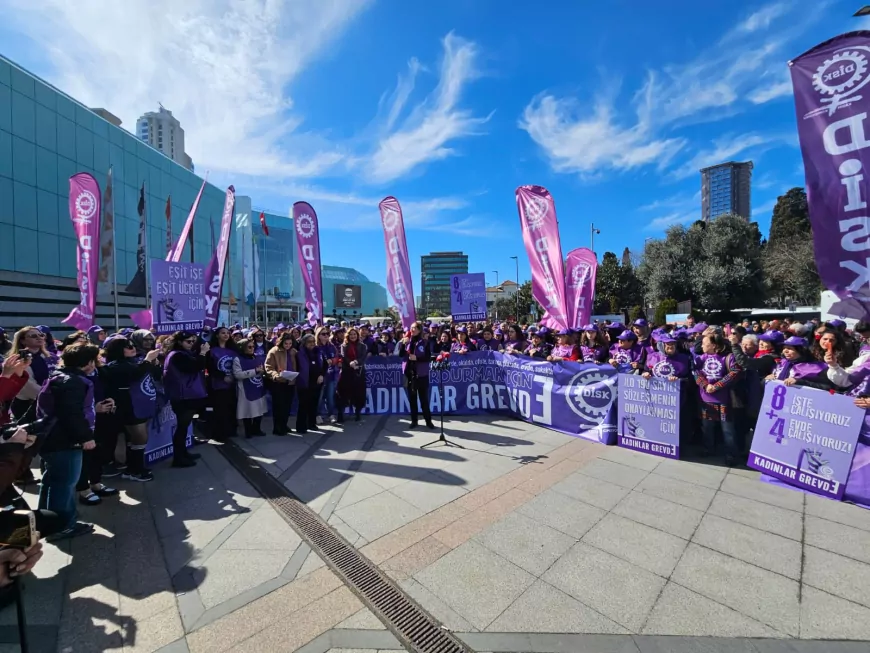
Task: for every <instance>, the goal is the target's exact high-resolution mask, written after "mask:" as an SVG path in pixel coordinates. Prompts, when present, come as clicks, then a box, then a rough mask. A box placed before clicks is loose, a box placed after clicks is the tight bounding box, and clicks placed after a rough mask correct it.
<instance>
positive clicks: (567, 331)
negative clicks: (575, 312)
mask: <svg viewBox="0 0 870 653" xmlns="http://www.w3.org/2000/svg"><path fill="white" fill-rule="evenodd" d="M573 333H574V332H573V331H571V329H562V330H561V331H559V333H557V334H556V335H559V336H570V335H573Z"/></svg>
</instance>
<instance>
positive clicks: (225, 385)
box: [206, 327, 239, 442]
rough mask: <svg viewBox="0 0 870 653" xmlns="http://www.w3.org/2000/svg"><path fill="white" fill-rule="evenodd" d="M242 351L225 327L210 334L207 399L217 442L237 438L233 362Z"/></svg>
mask: <svg viewBox="0 0 870 653" xmlns="http://www.w3.org/2000/svg"><path fill="white" fill-rule="evenodd" d="M238 355H239V348H238V346H237V345H236V343H235V342H234V341H233V339H232V337H231V336H230V331H229V329H227V328H226V327H218V328H217V329H215V330H214V331H213V332H212V334H211V340H210V341H209V350H208V355H207V356H206V365H207V369H208V382H209V383H208V385H209V391H208V399H209V403H210V404H211V411H212V412H211V417H212V420H211V421H212V425H211V435H212V437H213V438H214V439H215V440H217V441H218V442H223V441H225V440H226V439H227V438H233V437H235V436H236V380H235V379H234V378H233V360H234V359H235V358H236V357H237V356H238Z"/></svg>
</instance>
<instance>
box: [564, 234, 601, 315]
mask: <svg viewBox="0 0 870 653" xmlns="http://www.w3.org/2000/svg"><path fill="white" fill-rule="evenodd" d="M565 267H566V270H565V302H566V304H565V305H566V306H567V307H568V326H569V327H571V328H572V329H582V328H583V327H584V326H585V325H587V324H589V322H590V321H591V320H590V317H591V316H592V303H593V301H594V300H595V276H596V273H597V271H598V259H597V258H596V257H595V254H594V253H593V252H592V250H591V249H588V248H586V247H578V248H577V249H573V250H571V251H570V252H568V258H567V260H566V263H565Z"/></svg>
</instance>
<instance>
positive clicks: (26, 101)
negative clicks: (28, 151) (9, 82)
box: [12, 89, 36, 142]
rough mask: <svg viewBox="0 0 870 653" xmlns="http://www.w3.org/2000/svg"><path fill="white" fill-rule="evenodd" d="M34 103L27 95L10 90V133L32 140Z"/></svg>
mask: <svg viewBox="0 0 870 653" xmlns="http://www.w3.org/2000/svg"><path fill="white" fill-rule="evenodd" d="M35 107H36V103H35V102H34V101H33V100H31V99H30V98H29V97H25V96H24V95H21V93H16V92H15V90H14V89H13V91H12V134H13V135H15V136H20V137H21V138H23V139H25V140H28V141H31V142H33V140H34V137H35V133H34V132H35V124H36V121H35V119H34V117H35V115H36V108H35Z"/></svg>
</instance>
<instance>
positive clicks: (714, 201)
mask: <svg viewBox="0 0 870 653" xmlns="http://www.w3.org/2000/svg"><path fill="white" fill-rule="evenodd" d="M752 167H753V165H752V161H746V162H744V163H737V162H736V161H729V162H728V163H720V164H718V165H715V166H710V167H709V168H703V169H702V170H701V219H702V220H704V221H705V222H708V221H710V220H712V219H713V218H715V217H716V216H719V215H722V214H724V213H734V214H735V215H739V216H742V217H743V218H746V219H747V220H748V219H749V217H750V215H751V213H752Z"/></svg>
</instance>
